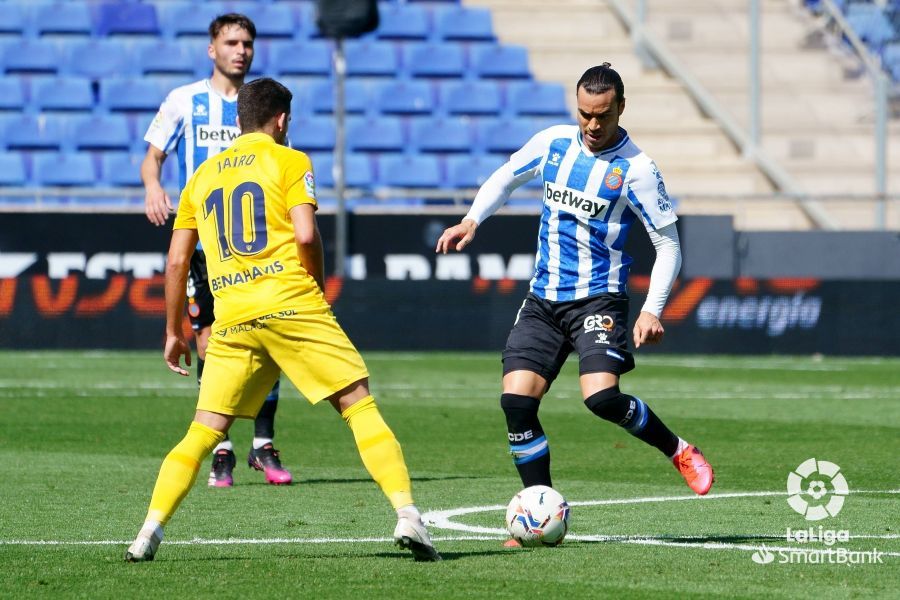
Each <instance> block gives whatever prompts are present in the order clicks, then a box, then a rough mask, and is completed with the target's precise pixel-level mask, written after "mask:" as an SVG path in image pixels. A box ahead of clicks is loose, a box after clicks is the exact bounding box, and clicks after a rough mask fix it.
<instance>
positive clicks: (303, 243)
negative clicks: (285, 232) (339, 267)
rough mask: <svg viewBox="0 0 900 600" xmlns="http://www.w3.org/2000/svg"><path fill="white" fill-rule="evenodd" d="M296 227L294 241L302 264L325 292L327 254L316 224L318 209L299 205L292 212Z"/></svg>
mask: <svg viewBox="0 0 900 600" xmlns="http://www.w3.org/2000/svg"><path fill="white" fill-rule="evenodd" d="M290 215H291V222H292V223H293V225H294V239H295V240H296V242H297V252H298V254H299V255H300V262H301V263H302V264H303V267H304V268H305V269H306V271H307V273H309V274H310V276H312V278H313V279H315V280H316V283H317V284H319V287H320V288H321V289H322V291H324V290H325V252H324V251H323V250H322V236H320V235H319V226H318V225H317V224H316V208H315V205H313V204H298V205H297V206H295V207H293V208H291V210H290Z"/></svg>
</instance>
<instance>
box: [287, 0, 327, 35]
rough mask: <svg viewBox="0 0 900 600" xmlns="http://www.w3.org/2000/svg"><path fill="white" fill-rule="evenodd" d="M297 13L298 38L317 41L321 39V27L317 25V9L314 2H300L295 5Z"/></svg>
mask: <svg viewBox="0 0 900 600" xmlns="http://www.w3.org/2000/svg"><path fill="white" fill-rule="evenodd" d="M294 7H295V9H296V11H297V13H296V17H297V24H298V25H297V31H296V33H295V34H294V35H295V37H298V38H304V37H305V38H309V39H315V38H318V37H321V32H320V31H319V26H318V25H316V7H315V3H313V2H300V3H299V4H294Z"/></svg>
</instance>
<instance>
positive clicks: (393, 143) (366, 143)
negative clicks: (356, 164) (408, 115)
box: [347, 117, 404, 152]
mask: <svg viewBox="0 0 900 600" xmlns="http://www.w3.org/2000/svg"><path fill="white" fill-rule="evenodd" d="M347 147H348V148H349V149H350V150H351V151H353V152H400V151H402V150H403V149H404V136H403V126H402V124H401V122H400V119H399V118H398V117H378V118H374V117H350V118H349V119H348V120H347Z"/></svg>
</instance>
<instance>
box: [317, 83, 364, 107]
mask: <svg viewBox="0 0 900 600" xmlns="http://www.w3.org/2000/svg"><path fill="white" fill-rule="evenodd" d="M309 97H310V105H311V107H312V111H313V112H314V113H319V114H322V113H326V114H330V113H332V112H334V81H332V80H330V79H329V80H326V81H320V82H316V83H313V84H311V85H310V88H309ZM370 104H371V103H370V100H369V87H368V85H367V84H366V83H365V82H363V81H360V80H358V79H347V80H346V81H345V82H344V111H346V112H347V113H348V114H362V113H364V112H366V110H368V109H369V108H370Z"/></svg>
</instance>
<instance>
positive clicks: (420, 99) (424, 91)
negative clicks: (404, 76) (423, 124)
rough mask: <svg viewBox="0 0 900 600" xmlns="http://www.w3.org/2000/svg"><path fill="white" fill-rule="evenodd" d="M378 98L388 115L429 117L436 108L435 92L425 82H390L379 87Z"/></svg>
mask: <svg viewBox="0 0 900 600" xmlns="http://www.w3.org/2000/svg"><path fill="white" fill-rule="evenodd" d="M376 98H377V102H376V104H377V108H378V110H379V111H380V112H381V113H383V114H386V115H391V114H394V115H427V114H431V111H432V108H433V107H434V91H433V90H432V89H431V85H430V84H429V83H427V82H424V81H402V80H401V81H389V82H387V83H385V84H382V85H380V86H378V87H377V93H376Z"/></svg>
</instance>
